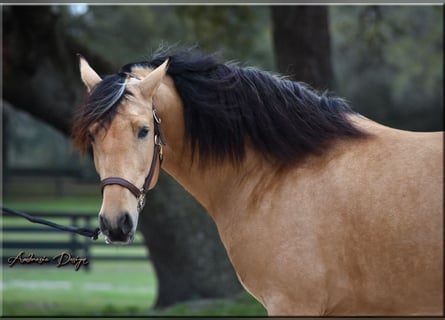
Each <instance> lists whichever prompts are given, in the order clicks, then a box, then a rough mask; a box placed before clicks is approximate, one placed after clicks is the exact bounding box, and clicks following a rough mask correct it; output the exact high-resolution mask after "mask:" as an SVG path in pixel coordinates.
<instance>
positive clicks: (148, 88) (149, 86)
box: [138, 57, 170, 98]
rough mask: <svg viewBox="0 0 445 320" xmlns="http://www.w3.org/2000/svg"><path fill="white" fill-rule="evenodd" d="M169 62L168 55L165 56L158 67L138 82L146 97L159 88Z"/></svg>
mask: <svg viewBox="0 0 445 320" xmlns="http://www.w3.org/2000/svg"><path fill="white" fill-rule="evenodd" d="M169 64H170V57H169V58H167V60H165V61H164V62H163V63H162V64H161V65H160V66H159V67H157V68H156V69H154V70H153V71H152V72H150V73H149V74H148V75H147V76H146V77H145V78H144V79H142V80H141V82H139V84H138V85H139V88H140V90H141V92H142V95H144V96H145V97H147V98H150V97H152V96H153V94H154V92H155V91H156V90H157V89H158V88H159V85H160V84H161V81H162V79H163V78H164V76H165V74H166V73H167V69H168V65H169Z"/></svg>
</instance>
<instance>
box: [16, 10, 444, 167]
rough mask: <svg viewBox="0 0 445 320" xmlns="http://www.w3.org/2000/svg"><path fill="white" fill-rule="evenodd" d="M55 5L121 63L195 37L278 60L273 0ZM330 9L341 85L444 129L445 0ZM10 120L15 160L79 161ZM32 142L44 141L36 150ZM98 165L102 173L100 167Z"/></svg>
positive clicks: (370, 111)
mask: <svg viewBox="0 0 445 320" xmlns="http://www.w3.org/2000/svg"><path fill="white" fill-rule="evenodd" d="M53 9H54V10H55V11H58V12H59V13H61V15H62V19H63V22H64V25H65V27H66V30H67V32H68V33H69V34H71V35H73V36H75V37H76V38H77V39H79V40H81V41H82V42H83V43H84V44H85V45H86V46H87V47H89V48H91V49H92V51H93V52H95V53H97V54H99V55H102V56H103V57H104V58H106V59H109V60H110V61H111V62H113V64H114V65H115V66H116V70H117V69H118V68H119V67H120V66H122V65H124V64H126V63H128V62H135V61H142V60H144V59H146V58H147V57H148V56H149V55H150V54H151V53H152V52H153V51H154V50H156V49H157V48H158V47H160V46H164V47H168V46H174V45H177V46H189V45H194V44H199V45H200V46H201V48H202V49H203V50H205V51H214V50H221V51H222V54H223V57H224V58H225V59H227V60H237V61H239V62H240V63H241V64H242V65H253V66H257V67H259V68H261V69H265V70H272V71H273V70H275V63H274V48H273V45H272V39H271V37H272V36H271V35H272V32H271V28H272V23H271V18H270V12H269V8H268V7H265V6H205V5H202V6H102V5H101V6H95V5H88V6H86V5H83V6H80V5H72V6H53ZM79 9H80V10H79ZM329 14H330V33H331V42H332V52H333V56H332V63H333V67H334V70H335V78H336V81H335V82H336V86H335V88H332V89H333V91H334V93H335V94H336V95H340V96H342V97H345V98H346V99H347V100H348V101H349V102H350V103H351V105H352V106H353V108H354V109H355V110H357V111H358V112H360V113H362V114H364V115H365V116H368V117H370V118H372V119H374V120H376V121H379V122H381V123H384V124H387V125H391V126H395V127H398V128H402V129H408V130H424V131H429V130H443V120H442V119H443V90H442V86H443V7H442V6H331V7H330V11H329ZM295 25H296V27H298V21H296V22H295ZM289 41H292V39H289ZM86 58H88V57H86ZM93 67H94V66H93ZM11 121H12V122H11V125H10V132H9V138H10V139H12V140H11V141H10V143H9V146H10V147H12V148H15V149H16V150H15V151H11V152H10V153H9V154H10V157H14V160H13V161H12V163H15V162H16V161H17V164H18V163H19V162H18V160H17V159H21V160H20V161H21V162H20V163H22V162H23V165H25V166H26V165H28V164H31V163H32V164H34V165H35V164H39V163H40V164H46V165H47V164H50V165H51V166H57V165H58V164H69V165H70V166H71V165H72V161H71V158H70V157H69V158H67V157H66V156H63V155H62V154H65V153H67V152H68V153H69V152H70V151H69V150H70V148H69V147H66V148H65V147H63V148H62V147H61V146H62V145H63V144H64V143H62V142H61V141H60V139H59V138H55V140H54V144H53V143H51V145H52V146H53V147H54V148H56V149H57V150H54V151H53V152H52V151H50V150H48V148H46V146H48V145H49V143H48V141H50V140H49V138H48V135H49V132H41V133H37V132H35V131H32V130H34V129H32V126H31V125H28V124H27V125H26V128H28V131H27V132H24V130H23V129H22V130H19V128H20V126H15V125H14V123H19V122H20V123H22V121H24V120H23V119H22V118H17V119H15V118H14V119H12V118H11ZM23 123H24V122H23ZM21 128H23V127H21ZM19 131H20V132H19ZM51 141H52V140H51ZM64 141H65V140H64ZM68 143H69V142H68V141H67V142H66V144H68ZM43 144H45V147H43ZM32 147H34V149H36V151H30V150H31V148H32ZM59 151H60V153H59ZM30 152H32V153H30ZM48 157H51V159H52V160H49V159H48ZM56 160H57V161H56ZM25 162H26V163H25ZM56 162H57V164H56ZM86 162H88V161H86ZM84 165H85V163H83V164H82V166H84ZM91 172H92V175H94V169H91Z"/></svg>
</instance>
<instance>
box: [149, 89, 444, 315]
mask: <svg viewBox="0 0 445 320" xmlns="http://www.w3.org/2000/svg"><path fill="white" fill-rule="evenodd" d="M164 89H165V88H164ZM170 90H174V89H172V88H171V87H170ZM160 91H161V92H162V90H160ZM161 94H162V93H160V94H159V95H161ZM170 95H175V94H174V93H173V94H171V93H170ZM158 99H161V98H158ZM169 101H170V102H169V103H170V107H167V110H162V109H163V105H164V104H163V103H162V102H161V101H160V103H159V104H158V105H159V107H158V108H159V112H160V114H161V117H163V118H165V119H166V120H165V121H166V122H167V121H169V117H170V115H177V114H178V112H176V111H171V110H168V109H170V108H175V107H174V106H172V105H171V101H172V100H171V96H170V97H169ZM176 102H177V103H178V105H177V106H176V108H178V109H179V110H181V109H182V106H181V105H180V102H179V97H178V98H177V99H176ZM165 105H168V104H165ZM352 118H353V119H352V120H353V121H355V122H356V123H357V124H358V125H359V126H360V127H362V128H363V129H365V130H366V131H367V132H369V133H370V134H371V136H370V137H369V138H368V141H367V142H365V143H363V141H360V142H358V141H339V142H338V143H337V144H336V146H334V147H332V148H331V150H329V151H328V152H327V154H323V156H322V157H321V156H313V157H308V158H307V159H306V160H305V161H304V162H303V163H301V164H299V165H298V166H295V167H293V168H285V169H282V168H277V167H276V166H274V165H273V163H270V162H268V161H265V160H264V159H263V158H262V156H261V155H259V154H257V153H256V152H255V151H253V150H249V151H248V152H247V156H246V159H245V161H244V162H243V164H242V166H241V167H240V168H234V167H233V166H231V165H230V164H225V165H221V166H220V167H212V168H210V169H203V168H202V167H200V166H199V165H198V164H196V163H195V164H193V161H192V159H191V154H190V153H188V155H187V152H186V154H183V153H182V154H181V155H180V157H179V158H178V160H179V161H178V162H176V163H174V162H173V161H168V160H167V159H171V160H173V159H175V156H174V155H173V154H170V152H173V151H172V150H184V148H182V147H180V145H183V143H185V142H182V143H180V145H171V146H169V147H168V148H166V163H165V166H164V169H165V170H166V171H167V172H169V173H170V174H171V175H172V176H173V177H175V178H176V179H177V180H178V181H179V182H180V183H181V184H182V185H183V186H185V187H186V189H187V190H188V191H189V192H190V193H191V194H192V195H194V196H195V198H196V199H197V200H198V201H200V202H201V203H202V204H203V205H204V206H205V207H206V208H207V209H208V211H209V213H210V214H211V215H212V217H213V218H214V220H215V222H216V225H217V227H218V230H219V233H220V236H221V239H222V241H223V243H224V245H225V247H226V250H227V253H228V255H229V258H230V260H231V262H232V264H233V266H234V268H235V270H236V272H237V274H238V277H239V279H240V281H241V283H242V284H243V285H244V287H245V288H246V290H248V291H249V292H250V293H251V294H252V295H254V296H255V297H256V298H257V299H258V300H259V301H261V303H262V304H263V305H264V306H265V308H266V309H267V310H268V312H269V314H270V315H285V314H287V315H289V314H293V315H326V314H337V315H338V314H342V315H357V314H361V315H363V314H369V315H403V314H411V315H412V314H419V315H421V314H424V315H431V314H433V315H434V314H436V315H437V314H440V313H441V311H442V309H441V304H442V301H443V298H442V284H443V274H442V270H443V264H442V261H443V256H442V254H443V248H442V243H443V242H442V237H443V233H442V230H443V221H442V215H441V211H442V205H443V195H442V193H441V192H434V190H443V180H442V178H443V168H442V166H441V161H442V159H443V148H442V143H443V136H442V134H440V133H414V132H406V131H401V130H395V129H391V128H388V127H385V126H382V125H379V124H377V123H375V122H372V121H370V120H367V119H365V118H362V117H359V116H353V117H352ZM173 121H175V120H173ZM169 135H170V132H168V131H167V132H166V137H167V140H169V141H178V140H174V139H169ZM185 150H188V149H187V148H186V149H185ZM419 306H422V307H421V308H419Z"/></svg>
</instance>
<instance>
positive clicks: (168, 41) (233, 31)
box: [65, 5, 273, 69]
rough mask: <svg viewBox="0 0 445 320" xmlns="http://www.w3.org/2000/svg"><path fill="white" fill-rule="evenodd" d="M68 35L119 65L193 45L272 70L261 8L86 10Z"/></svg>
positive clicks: (71, 19) (71, 20)
mask: <svg viewBox="0 0 445 320" xmlns="http://www.w3.org/2000/svg"><path fill="white" fill-rule="evenodd" d="M72 12H73V10H72V9H71V10H70V7H66V8H65V13H66V14H65V19H66V21H67V23H66V24H67V27H68V30H69V32H70V33H71V34H72V35H74V36H75V37H77V38H79V39H80V40H82V41H84V42H85V44H86V45H88V47H91V48H92V49H93V50H94V51H96V52H97V53H98V54H101V55H105V57H106V58H108V59H110V60H111V61H112V62H115V63H117V64H118V65H119V66H120V65H123V64H125V63H128V62H135V61H140V60H144V59H147V57H148V56H149V55H150V54H151V53H152V52H153V51H154V50H156V49H157V48H159V47H169V46H190V45H195V44H199V46H200V47H201V48H202V49H203V50H205V51H210V52H211V51H221V52H222V53H223V55H224V57H225V58H226V59H234V60H237V61H241V62H243V63H244V62H246V61H247V62H248V63H249V64H253V65H258V66H260V67H262V68H265V69H272V68H273V55H272V48H271V46H270V43H271V34H270V21H269V20H270V17H269V9H268V8H267V7H264V6H205V5H204V6H89V8H88V11H87V12H86V13H85V14H80V15H73V14H72Z"/></svg>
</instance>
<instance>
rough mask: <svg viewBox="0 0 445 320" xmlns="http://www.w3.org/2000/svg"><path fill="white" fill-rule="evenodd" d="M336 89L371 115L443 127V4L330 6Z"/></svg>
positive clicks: (412, 125)
mask: <svg viewBox="0 0 445 320" xmlns="http://www.w3.org/2000/svg"><path fill="white" fill-rule="evenodd" d="M330 13H331V16H330V17H331V40H332V42H333V49H334V50H333V62H334V68H335V71H336V80H337V88H336V90H337V93H338V94H341V95H342V96H344V97H346V98H347V99H348V100H349V101H350V102H351V103H352V105H353V107H354V109H355V110H357V111H359V112H361V113H363V114H364V115H366V116H368V117H370V118H373V119H374V120H376V121H379V122H382V123H385V124H388V125H391V126H396V127H398V128H403V129H407V130H443V89H442V87H443V7H441V6H333V7H331V11H330Z"/></svg>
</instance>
